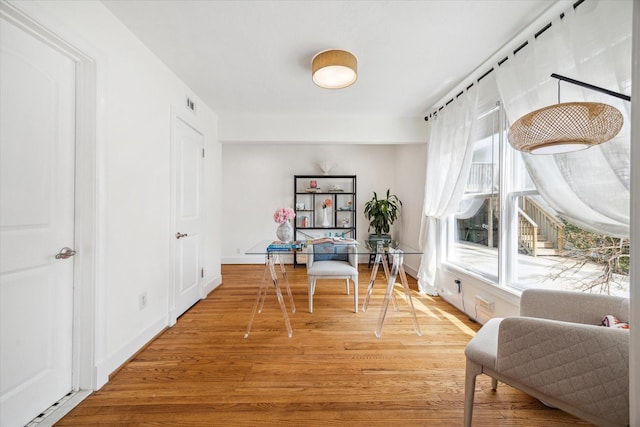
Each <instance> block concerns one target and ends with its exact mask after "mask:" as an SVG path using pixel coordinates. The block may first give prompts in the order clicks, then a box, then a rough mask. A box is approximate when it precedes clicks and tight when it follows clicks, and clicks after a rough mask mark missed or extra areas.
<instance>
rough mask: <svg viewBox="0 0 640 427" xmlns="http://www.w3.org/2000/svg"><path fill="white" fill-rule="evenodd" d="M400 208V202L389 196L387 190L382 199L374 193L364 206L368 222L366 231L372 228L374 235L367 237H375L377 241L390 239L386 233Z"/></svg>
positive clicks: (396, 197)
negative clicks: (385, 238)
mask: <svg viewBox="0 0 640 427" xmlns="http://www.w3.org/2000/svg"><path fill="white" fill-rule="evenodd" d="M401 206H402V201H400V199H398V196H396V195H395V194H391V193H390V190H389V189H387V195H386V197H385V198H384V199H378V195H377V194H376V192H375V191H374V192H373V197H372V198H371V200H369V201H368V202H367V203H365V204H364V215H365V216H366V217H367V219H368V220H369V228H368V229H367V231H369V230H371V229H372V228H373V229H374V231H375V234H372V235H370V236H369V237H370V238H371V237H377V238H378V239H380V238H384V237H388V239H390V238H391V236H389V235H388V233H389V230H390V229H391V225H392V224H393V223H394V222H395V220H396V219H397V218H398V214H399V213H400V207H401ZM385 235H386V236H385Z"/></svg>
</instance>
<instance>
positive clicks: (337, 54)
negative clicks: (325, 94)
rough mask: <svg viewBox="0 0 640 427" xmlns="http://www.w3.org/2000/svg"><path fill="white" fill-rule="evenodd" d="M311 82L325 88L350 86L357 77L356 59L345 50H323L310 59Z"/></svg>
mask: <svg viewBox="0 0 640 427" xmlns="http://www.w3.org/2000/svg"><path fill="white" fill-rule="evenodd" d="M311 70H312V76H313V82H314V83H315V84H317V85H318V86H320V87H323V88H325V89H342V88H345V87H347V86H351V85H352V84H353V83H355V81H356V79H357V78H358V60H357V59H356V57H355V56H354V55H353V54H352V53H350V52H347V51H346V50H338V49H332V50H325V51H322V52H320V53H318V54H317V55H316V56H314V57H313V60H312V61H311Z"/></svg>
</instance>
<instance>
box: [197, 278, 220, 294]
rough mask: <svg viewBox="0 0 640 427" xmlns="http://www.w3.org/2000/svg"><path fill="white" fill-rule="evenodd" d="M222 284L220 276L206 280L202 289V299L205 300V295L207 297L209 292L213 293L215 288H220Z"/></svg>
mask: <svg viewBox="0 0 640 427" xmlns="http://www.w3.org/2000/svg"><path fill="white" fill-rule="evenodd" d="M221 284H222V276H220V275H219V276H217V277H215V278H214V279H211V280H208V281H207V282H205V285H204V289H203V292H202V294H203V297H202V298H206V297H207V295H209V293H210V292H211V291H213V290H214V289H215V288H217V287H218V286H220V285H221Z"/></svg>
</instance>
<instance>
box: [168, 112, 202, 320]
mask: <svg viewBox="0 0 640 427" xmlns="http://www.w3.org/2000/svg"><path fill="white" fill-rule="evenodd" d="M203 146H204V138H203V136H202V134H201V133H200V132H198V131H197V130H196V129H194V128H193V127H191V126H189V125H188V124H187V123H185V122H184V121H183V120H182V119H180V118H179V117H175V118H174V133H173V157H174V158H173V165H174V167H173V175H174V180H173V182H174V191H173V194H174V195H175V197H174V218H175V226H174V231H173V232H174V235H173V236H172V237H173V239H174V243H175V244H174V246H173V247H174V254H173V259H174V263H175V264H174V276H173V277H174V280H173V301H174V304H173V307H172V310H171V318H172V321H175V319H177V318H178V316H180V315H181V314H182V313H184V312H185V311H186V310H187V309H188V308H189V307H191V306H192V305H193V304H194V303H195V302H196V301H198V299H200V298H201V297H202V286H201V275H202V270H201V265H202V261H201V257H202V254H201V251H202V233H201V227H202V221H201V215H202V212H201V205H200V199H201V190H202V180H203V178H202V177H203V169H202V167H203V155H204V152H203Z"/></svg>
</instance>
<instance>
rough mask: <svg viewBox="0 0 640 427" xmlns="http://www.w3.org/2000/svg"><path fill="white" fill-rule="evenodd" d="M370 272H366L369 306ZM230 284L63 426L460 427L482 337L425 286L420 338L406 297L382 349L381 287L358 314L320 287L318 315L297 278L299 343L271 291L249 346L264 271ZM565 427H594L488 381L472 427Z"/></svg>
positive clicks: (245, 268) (294, 321)
mask: <svg viewBox="0 0 640 427" xmlns="http://www.w3.org/2000/svg"><path fill="white" fill-rule="evenodd" d="M369 271H370V270H368V269H367V267H366V264H365V265H361V266H360V283H359V287H360V289H359V293H360V295H359V297H360V304H362V302H364V297H365V293H366V287H367V284H368V281H369V274H370V273H369ZM222 272H223V279H224V280H223V285H222V286H220V287H219V288H218V289H216V290H215V291H213V292H212V293H211V294H210V295H209V296H208V297H207V299H205V300H202V301H199V302H198V303H197V304H196V305H194V306H193V307H192V308H191V309H190V310H189V311H188V312H187V313H185V314H184V315H183V316H182V317H180V318H179V319H178V322H177V324H176V325H174V326H173V327H172V328H170V329H168V330H166V331H165V332H164V333H163V334H161V335H160V336H158V337H157V339H156V340H154V341H153V342H152V343H150V344H149V345H148V346H147V347H146V348H145V349H144V350H143V351H141V352H140V353H139V354H138V355H136V356H135V357H134V358H133V359H132V360H131V361H130V362H129V363H128V364H127V365H125V366H124V367H122V369H120V371H118V372H117V373H116V374H115V375H114V376H113V378H112V379H111V381H110V382H109V383H108V384H106V385H105V386H104V387H103V388H102V389H101V390H99V391H97V392H95V393H93V394H92V395H91V396H89V397H88V398H87V399H86V400H84V401H83V402H82V403H81V404H80V405H79V406H78V407H76V408H75V409H74V410H73V411H71V412H70V413H69V414H68V415H67V416H65V417H64V418H63V419H61V420H60V421H59V422H58V423H57V424H56V425H58V426H87V425H92V426H94V425H97V426H101V425H103V426H218V425H220V426H232V425H233V426H272V425H305V426H334V425H335V426H339V425H340V426H341V425H349V426H369V427H370V426H459V425H462V419H463V409H464V407H463V399H464V372H465V358H464V348H465V345H466V343H467V342H468V341H469V339H470V338H471V337H472V336H473V335H474V333H475V331H477V330H478V329H479V325H477V324H475V323H473V322H471V321H469V319H468V318H467V316H466V315H465V314H463V313H461V312H459V311H458V310H457V309H456V308H455V307H452V306H451V305H449V304H447V303H446V302H445V301H443V300H442V299H440V298H438V297H431V296H426V295H419V294H418V293H417V292H416V290H417V286H416V283H415V280H411V279H410V285H411V288H412V290H413V298H414V305H415V307H416V312H417V316H418V322H419V323H420V327H421V329H422V332H423V336H422V337H419V336H417V335H416V334H415V332H414V330H413V324H412V322H411V318H410V317H409V314H408V312H407V305H406V302H405V301H404V299H403V295H402V293H401V290H400V288H398V289H397V290H396V292H397V300H398V306H399V309H400V311H398V312H396V311H394V310H393V309H392V307H390V308H389V311H388V314H387V318H386V320H385V324H384V327H383V330H382V337H381V338H380V339H378V338H376V337H375V335H374V334H373V330H374V328H375V326H376V322H377V319H378V313H379V309H380V305H381V304H382V293H383V292H384V289H383V286H382V285H378V284H377V283H376V286H377V288H374V294H373V296H372V299H371V302H370V305H369V310H368V311H367V312H366V313H363V312H359V313H357V314H356V313H354V312H353V296H352V295H346V293H345V287H344V282H343V281H339V280H338V281H322V282H319V283H318V286H317V291H316V295H315V297H314V313H313V314H311V313H309V312H308V307H307V279H306V272H305V270H304V267H302V268H300V267H299V268H296V269H293V268H291V267H290V268H289V269H288V278H289V281H290V284H291V288H292V292H293V295H294V302H295V305H296V308H297V311H296V313H291V312H290V311H289V317H290V320H291V325H292V328H293V337H291V338H289V337H288V336H287V334H286V329H285V325H284V322H283V319H282V313H281V311H280V308H279V306H278V304H277V302H276V299H275V294H274V292H272V291H270V292H269V294H268V295H267V300H266V301H265V305H264V310H263V312H262V313H259V314H256V317H255V320H254V324H253V328H252V330H251V334H250V335H249V337H248V338H247V339H244V338H243V336H244V332H245V329H246V326H247V322H248V320H249V314H250V312H251V309H252V306H253V302H254V300H255V295H256V292H257V287H258V284H259V281H260V280H261V278H262V273H263V266H258V265H224V266H223V269H222ZM382 277H383V276H382V273H380V275H379V278H378V280H382ZM380 283H382V282H380ZM285 302H286V304H287V308H288V309H289V308H290V307H289V301H288V299H287V298H285ZM567 425H589V424H588V423H585V422H583V421H581V420H579V419H577V418H575V417H573V416H571V415H568V414H566V413H563V412H561V411H559V410H554V409H550V408H547V407H545V406H544V405H542V404H541V403H540V402H538V401H537V400H536V399H533V398H531V397H529V396H527V395H526V394H524V393H521V392H520V391H518V390H515V389H513V388H512V387H509V386H507V385H504V384H500V385H499V387H498V391H497V392H493V391H492V390H491V382H490V379H489V378H488V377H483V376H480V377H478V384H477V388H476V404H475V407H474V426H492V427H493V426H567Z"/></svg>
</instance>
